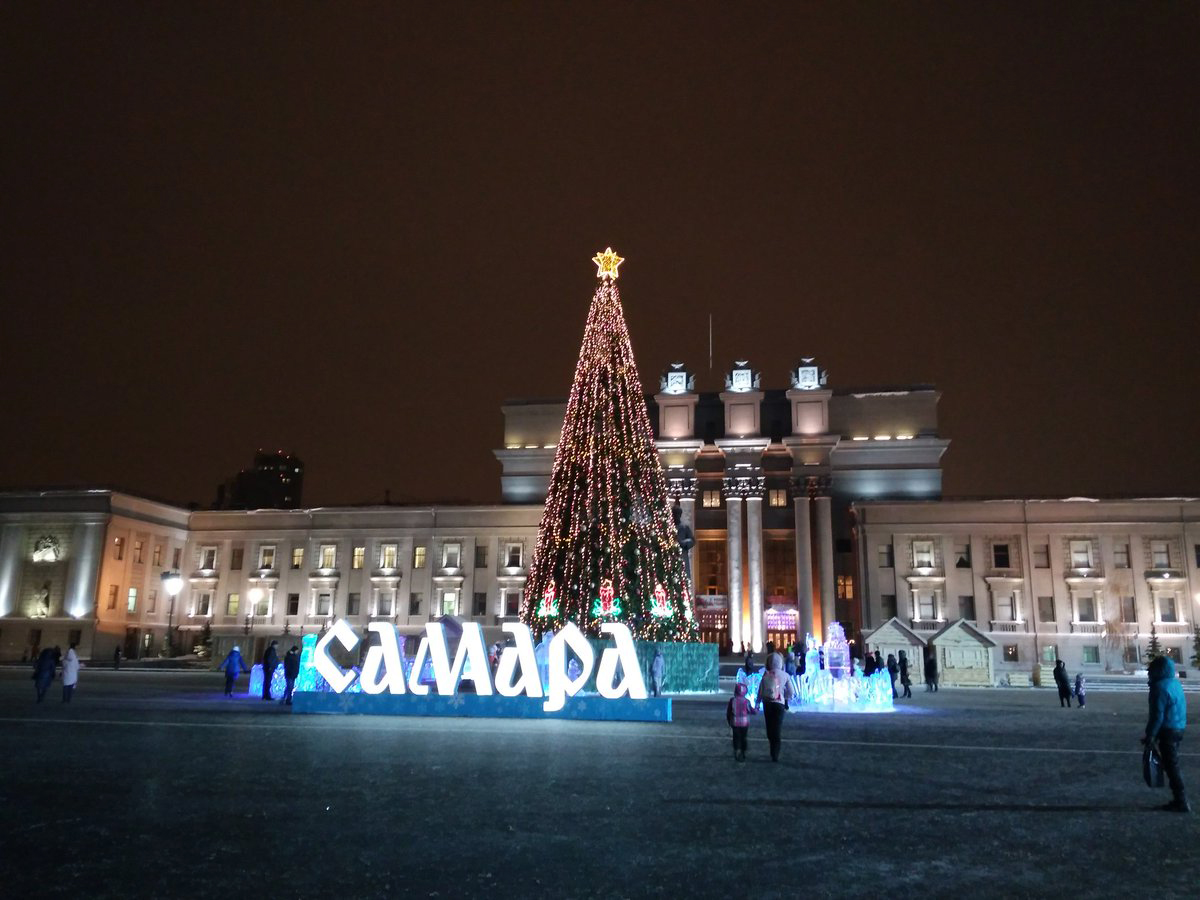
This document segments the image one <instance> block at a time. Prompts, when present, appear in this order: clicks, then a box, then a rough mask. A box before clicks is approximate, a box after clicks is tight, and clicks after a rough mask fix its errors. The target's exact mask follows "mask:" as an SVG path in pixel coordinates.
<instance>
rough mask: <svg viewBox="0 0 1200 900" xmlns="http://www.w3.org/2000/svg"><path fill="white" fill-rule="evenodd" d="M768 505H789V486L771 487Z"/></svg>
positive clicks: (768, 494) (768, 492) (768, 493)
mask: <svg viewBox="0 0 1200 900" xmlns="http://www.w3.org/2000/svg"><path fill="white" fill-rule="evenodd" d="M767 505H768V506H775V507H779V506H787V488H771V490H769V491H767Z"/></svg>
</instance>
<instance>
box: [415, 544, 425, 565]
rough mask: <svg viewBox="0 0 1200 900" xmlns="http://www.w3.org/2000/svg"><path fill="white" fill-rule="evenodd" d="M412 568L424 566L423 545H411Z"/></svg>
mask: <svg viewBox="0 0 1200 900" xmlns="http://www.w3.org/2000/svg"><path fill="white" fill-rule="evenodd" d="M413 568H414V569H423V568H425V548H424V547H413Z"/></svg>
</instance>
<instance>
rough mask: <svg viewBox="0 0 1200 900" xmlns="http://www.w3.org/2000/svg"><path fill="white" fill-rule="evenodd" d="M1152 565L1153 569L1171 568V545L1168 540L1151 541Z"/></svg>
mask: <svg viewBox="0 0 1200 900" xmlns="http://www.w3.org/2000/svg"><path fill="white" fill-rule="evenodd" d="M1150 567H1151V568H1153V569H1169V568H1171V547H1170V545H1169V544H1168V543H1167V542H1166V541H1151V542H1150Z"/></svg>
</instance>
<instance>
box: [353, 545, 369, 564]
mask: <svg viewBox="0 0 1200 900" xmlns="http://www.w3.org/2000/svg"><path fill="white" fill-rule="evenodd" d="M366 557H367V548H366V547H355V548H354V553H353V555H352V556H351V558H350V568H352V569H361V568H362V567H363V560H365V559H366Z"/></svg>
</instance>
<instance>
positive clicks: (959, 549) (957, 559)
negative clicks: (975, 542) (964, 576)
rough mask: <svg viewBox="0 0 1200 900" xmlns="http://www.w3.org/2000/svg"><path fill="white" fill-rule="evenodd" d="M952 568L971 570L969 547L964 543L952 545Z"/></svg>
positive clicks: (968, 544)
mask: <svg viewBox="0 0 1200 900" xmlns="http://www.w3.org/2000/svg"><path fill="white" fill-rule="evenodd" d="M954 568H956V569H969V568H971V545H970V543H968V542H966V541H964V542H963V543H961V544H955V545H954Z"/></svg>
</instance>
